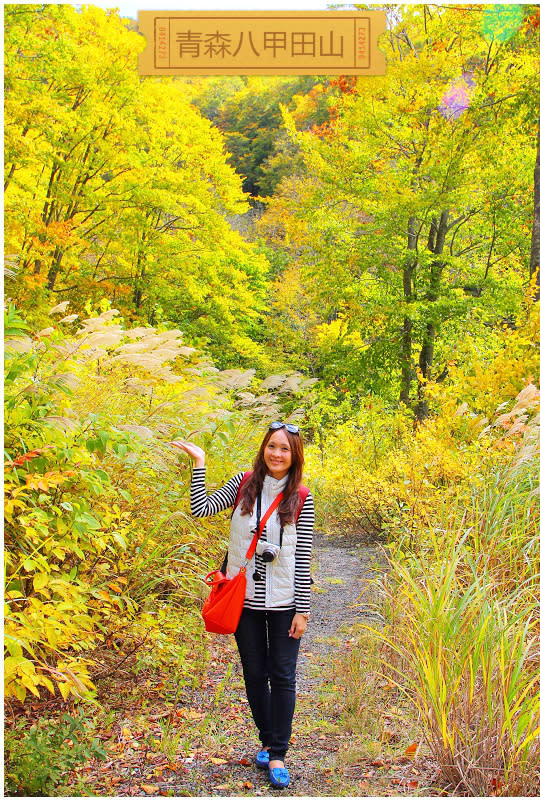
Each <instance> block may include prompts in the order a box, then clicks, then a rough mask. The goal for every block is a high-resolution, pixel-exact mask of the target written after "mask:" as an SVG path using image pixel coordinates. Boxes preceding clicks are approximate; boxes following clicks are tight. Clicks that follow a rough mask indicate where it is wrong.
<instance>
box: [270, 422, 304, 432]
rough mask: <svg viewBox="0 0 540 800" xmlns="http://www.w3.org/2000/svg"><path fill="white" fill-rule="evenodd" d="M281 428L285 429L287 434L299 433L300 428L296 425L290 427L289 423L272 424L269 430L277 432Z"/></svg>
mask: <svg viewBox="0 0 540 800" xmlns="http://www.w3.org/2000/svg"><path fill="white" fill-rule="evenodd" d="M281 428H286V429H287V430H288V431H289V433H300V428H299V427H298V425H291V424H290V423H289V422H272V423H271V424H270V427H269V430H271V431H279V430H281Z"/></svg>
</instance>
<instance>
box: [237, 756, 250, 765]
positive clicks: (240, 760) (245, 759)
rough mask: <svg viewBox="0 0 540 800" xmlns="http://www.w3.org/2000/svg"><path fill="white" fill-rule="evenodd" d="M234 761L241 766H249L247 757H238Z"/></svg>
mask: <svg viewBox="0 0 540 800" xmlns="http://www.w3.org/2000/svg"><path fill="white" fill-rule="evenodd" d="M236 763H237V764H240V765H241V766H242V767H251V761H250V760H249V758H239V759H238V760H237V762H236Z"/></svg>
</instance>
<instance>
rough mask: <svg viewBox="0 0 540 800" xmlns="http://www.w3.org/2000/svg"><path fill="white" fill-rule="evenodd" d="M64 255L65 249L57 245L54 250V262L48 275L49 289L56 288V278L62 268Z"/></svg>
mask: <svg viewBox="0 0 540 800" xmlns="http://www.w3.org/2000/svg"><path fill="white" fill-rule="evenodd" d="M63 257H64V251H63V250H60V248H59V247H57V248H56V249H55V251H54V258H53V263H52V265H51V268H50V270H49V272H48V275H47V289H49V290H52V289H54V284H55V283H56V278H57V277H58V272H59V270H60V264H61V263H62V259H63Z"/></svg>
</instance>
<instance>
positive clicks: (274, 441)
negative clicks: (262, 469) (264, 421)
mask: <svg viewBox="0 0 540 800" xmlns="http://www.w3.org/2000/svg"><path fill="white" fill-rule="evenodd" d="M264 463H265V464H266V469H267V470H268V474H269V475H271V476H272V478H277V480H280V479H281V478H284V477H285V475H286V474H287V472H288V471H289V469H290V466H291V464H292V453H291V446H290V444H289V440H288V438H287V434H286V433H285V429H284V428H280V429H279V430H278V431H275V433H273V434H272V436H271V437H270V438H269V439H268V441H267V443H266V447H265V448H264Z"/></svg>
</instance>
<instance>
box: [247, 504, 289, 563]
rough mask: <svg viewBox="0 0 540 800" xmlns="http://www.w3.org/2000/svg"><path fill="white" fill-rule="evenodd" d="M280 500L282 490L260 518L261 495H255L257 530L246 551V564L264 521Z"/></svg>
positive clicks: (250, 557)
mask: <svg viewBox="0 0 540 800" xmlns="http://www.w3.org/2000/svg"><path fill="white" fill-rule="evenodd" d="M282 500H283V492H280V493H279V494H278V496H277V497H276V498H275V500H274V502H273V503H272V505H271V506H270V508H269V509H268V511H267V512H266V513H265V515H264V517H263V518H262V519H261V520H260V512H261V497H260V495H259V496H258V497H257V530H256V531H255V535H254V536H253V539H252V540H251V544H250V546H249V549H248V551H247V553H246V564H247V562H248V561H250V560H251V559H252V558H253V553H254V552H255V548H256V547H257V542H258V541H259V538H260V535H261V533H262V532H263V530H264V526H265V525H266V521H267V520H268V519H269V517H270V515H271V514H272V512H273V511H274V510H275V509H276V508H277V507H278V506H279V504H280V503H281V501H282ZM282 531H283V529H282ZM282 535H283V533H282V534H281V536H282Z"/></svg>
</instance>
